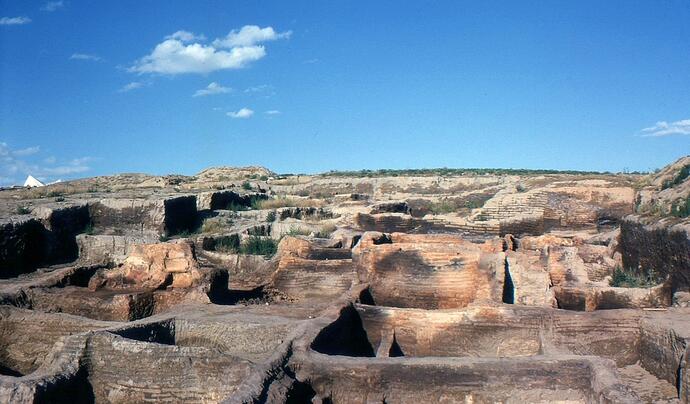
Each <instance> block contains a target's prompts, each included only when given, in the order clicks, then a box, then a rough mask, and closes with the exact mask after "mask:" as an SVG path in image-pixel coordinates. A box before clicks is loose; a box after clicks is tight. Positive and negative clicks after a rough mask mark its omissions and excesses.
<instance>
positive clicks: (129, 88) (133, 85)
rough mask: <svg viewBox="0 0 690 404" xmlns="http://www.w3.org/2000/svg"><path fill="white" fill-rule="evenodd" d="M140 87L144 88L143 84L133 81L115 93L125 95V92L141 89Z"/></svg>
mask: <svg viewBox="0 0 690 404" xmlns="http://www.w3.org/2000/svg"><path fill="white" fill-rule="evenodd" d="M142 87H144V83H142V82H141V81H133V82H131V83H127V84H125V85H124V86H122V88H120V89H119V90H117V92H118V93H126V92H129V91H132V90H136V89H137V88H142Z"/></svg>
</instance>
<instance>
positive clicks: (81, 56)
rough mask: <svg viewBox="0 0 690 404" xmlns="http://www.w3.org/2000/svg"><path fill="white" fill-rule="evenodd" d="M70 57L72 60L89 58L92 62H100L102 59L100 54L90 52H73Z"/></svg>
mask: <svg viewBox="0 0 690 404" xmlns="http://www.w3.org/2000/svg"><path fill="white" fill-rule="evenodd" d="M69 58H70V60H88V61H92V62H99V61H101V60H102V59H101V57H100V56H98V55H92V54H88V53H73V54H72V56H70V57H69Z"/></svg>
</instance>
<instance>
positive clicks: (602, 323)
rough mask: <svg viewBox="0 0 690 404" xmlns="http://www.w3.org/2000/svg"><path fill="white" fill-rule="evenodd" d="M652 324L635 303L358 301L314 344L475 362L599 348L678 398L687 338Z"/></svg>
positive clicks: (645, 385)
mask: <svg viewBox="0 0 690 404" xmlns="http://www.w3.org/2000/svg"><path fill="white" fill-rule="evenodd" d="M360 300H365V299H361V298H360ZM654 324H655V322H654V321H653V317H651V318H650V317H649V316H645V315H644V314H640V313H636V312H635V311H632V310H609V311H602V312H595V313H583V314H577V313H573V312H568V311H553V310H545V309H538V308H528V307H515V306H514V305H512V306H502V307H501V306H493V307H476V308H467V309H464V310H461V311H457V310H452V311H451V310H442V311H439V310H420V309H401V308H391V307H380V306H371V305H366V304H355V305H353V306H347V307H345V308H344V309H342V310H341V312H340V315H339V317H338V318H337V320H336V321H335V322H333V323H331V324H329V325H328V326H326V327H325V328H323V330H321V332H320V333H319V334H318V335H317V336H316V338H315V339H314V340H313V341H312V344H311V349H312V350H313V351H315V352H318V353H320V354H324V355H328V356H334V355H338V356H349V357H358V358H366V357H377V358H395V357H400V356H404V357H405V358H439V359H438V360H439V361H442V359H440V358H463V359H467V360H468V361H469V362H472V361H473V360H474V359H473V358H477V359H491V360H501V359H507V358H516V359H518V358H523V359H525V360H526V361H527V362H526V363H529V362H530V361H532V360H537V359H538V358H549V357H552V358H554V360H556V361H557V360H559V359H558V358H559V357H563V356H572V355H576V356H583V357H586V358H591V357H595V356H596V357H601V358H606V359H610V360H611V361H613V362H612V363H613V364H615V367H616V368H617V371H618V372H620V373H621V374H622V375H623V376H621V383H622V384H624V385H626V386H628V387H629V388H631V389H632V390H634V391H636V392H639V394H640V396H641V397H647V398H649V397H652V396H653V397H664V398H666V399H675V398H677V397H679V395H680V394H681V391H684V390H683V389H684V388H685V387H684V386H686V385H687V380H686V379H684V376H683V374H682V372H681V370H680V369H681V368H683V367H684V352H685V349H686V343H685V341H684V340H683V339H682V338H678V337H675V332H674V331H673V329H670V328H661V329H660V328H658V327H656V326H654ZM530 358H533V359H530ZM391 360H393V359H391ZM394 363H395V362H394ZM391 366H393V365H392V364H391ZM501 371H502V370H496V372H501ZM650 386H654V387H653V390H650ZM652 391H656V393H654V394H652ZM655 394H656V395H655Z"/></svg>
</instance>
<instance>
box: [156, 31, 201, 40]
mask: <svg viewBox="0 0 690 404" xmlns="http://www.w3.org/2000/svg"><path fill="white" fill-rule="evenodd" d="M165 39H176V40H178V41H181V42H192V41H205V40H206V37H205V36H203V35H195V34H194V33H192V32H189V31H177V32H175V33H173V34H171V35H168V36H166V37H165Z"/></svg>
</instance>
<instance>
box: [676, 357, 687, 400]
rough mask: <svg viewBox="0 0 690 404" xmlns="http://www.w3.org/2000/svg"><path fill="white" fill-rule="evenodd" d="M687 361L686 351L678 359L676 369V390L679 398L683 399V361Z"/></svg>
mask: <svg viewBox="0 0 690 404" xmlns="http://www.w3.org/2000/svg"><path fill="white" fill-rule="evenodd" d="M684 362H685V353H683V354H681V355H680V360H679V361H678V369H676V391H677V392H678V399H680V400H682V399H683V396H682V394H683V363H684Z"/></svg>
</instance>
